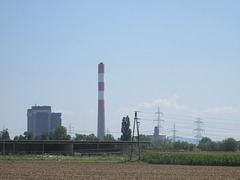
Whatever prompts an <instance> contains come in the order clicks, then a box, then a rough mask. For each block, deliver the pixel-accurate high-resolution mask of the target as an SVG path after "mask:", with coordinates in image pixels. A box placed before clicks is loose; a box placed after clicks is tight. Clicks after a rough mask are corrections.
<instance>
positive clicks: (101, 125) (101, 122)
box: [97, 63, 105, 140]
mask: <svg viewBox="0 0 240 180" xmlns="http://www.w3.org/2000/svg"><path fill="white" fill-rule="evenodd" d="M104 71H105V67H104V64H103V63H100V64H98V131H97V137H98V138H99V139H100V140H103V137H104V135H105V101H104V88H105V84H104Z"/></svg>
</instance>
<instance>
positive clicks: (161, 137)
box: [150, 126, 166, 141]
mask: <svg viewBox="0 0 240 180" xmlns="http://www.w3.org/2000/svg"><path fill="white" fill-rule="evenodd" d="M150 138H151V140H152V141H162V140H164V139H166V135H165V134H161V133H159V127H158V126H155V127H154V134H153V135H152V136H150Z"/></svg>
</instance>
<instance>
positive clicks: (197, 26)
mask: <svg viewBox="0 0 240 180" xmlns="http://www.w3.org/2000/svg"><path fill="white" fill-rule="evenodd" d="M239 8H240V2H239V1H234V0H231V1H221V0H215V1H214V0H213V1H190V0H185V1H171V2H169V1H150V2H149V1H131V2H129V1H59V0H58V1H5V0H3V1H0V27H1V28H0V81H1V88H0V109H1V113H0V125H1V126H4V127H5V128H6V127H7V128H8V129H9V132H10V134H11V136H15V135H19V134H21V133H23V132H24V131H25V130H26V129H27V127H26V124H27V116H26V113H27V109H28V108H31V106H33V105H35V104H37V105H50V106H52V109H53V111H55V112H58V111H59V112H62V113H63V116H62V118H63V119H62V120H63V125H64V126H66V127H68V126H69V124H71V126H72V127H74V129H72V133H84V134H89V133H95V134H96V129H97V77H98V74H97V65H98V63H99V62H104V64H105V67H106V74H105V83H106V91H105V93H106V94H105V100H106V129H109V132H110V133H112V134H113V135H114V137H115V138H117V137H119V136H120V135H121V132H120V131H121V120H122V117H123V116H126V115H129V116H130V118H131V120H132V121H133V116H134V112H133V111H135V110H140V111H141V113H140V114H139V116H140V117H141V119H142V121H141V127H140V132H141V131H142V132H143V133H145V134H152V133H153V129H154V126H155V125H156V124H154V123H153V121H152V120H154V119H155V118H156V116H155V115H154V112H156V111H157V108H158V107H160V109H161V111H162V112H163V113H164V115H163V117H162V118H163V119H164V120H165V123H164V129H163V132H164V133H165V134H166V135H167V136H171V135H172V132H171V131H172V128H173V124H174V123H175V124H176V129H177V130H178V131H179V132H178V133H177V135H178V136H183V137H194V136H195V135H196V133H195V132H194V131H193V129H194V128H196V126H195V125H194V121H195V118H197V117H200V118H202V120H203V121H204V127H203V128H204V129H205V134H203V135H204V136H208V137H210V138H212V139H214V140H222V139H224V138H227V137H234V138H236V139H237V140H240V135H239V134H240V133H239V130H238V129H239V127H240V122H239V120H240V104H239V102H240V96H239V92H240V85H239V81H238V79H239V77H240V72H239V67H240V60H239V55H240V53H239V49H240V33H239V32H240V23H239V19H240V12H239ZM144 119H145V120H144ZM72 135H73V134H72Z"/></svg>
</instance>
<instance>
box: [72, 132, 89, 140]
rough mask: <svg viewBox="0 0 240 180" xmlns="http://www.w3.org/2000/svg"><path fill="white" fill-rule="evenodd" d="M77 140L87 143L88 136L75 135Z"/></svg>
mask: <svg viewBox="0 0 240 180" xmlns="http://www.w3.org/2000/svg"><path fill="white" fill-rule="evenodd" d="M75 140H76V141H86V140H87V135H86V134H77V133H76V134H75Z"/></svg>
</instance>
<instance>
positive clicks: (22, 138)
mask: <svg viewBox="0 0 240 180" xmlns="http://www.w3.org/2000/svg"><path fill="white" fill-rule="evenodd" d="M18 140H20V141H21V140H26V138H25V137H23V135H20V136H19V139H18Z"/></svg>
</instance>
